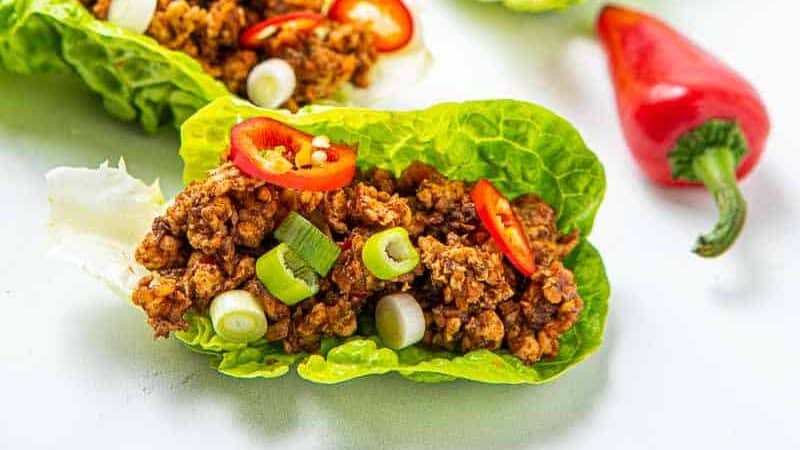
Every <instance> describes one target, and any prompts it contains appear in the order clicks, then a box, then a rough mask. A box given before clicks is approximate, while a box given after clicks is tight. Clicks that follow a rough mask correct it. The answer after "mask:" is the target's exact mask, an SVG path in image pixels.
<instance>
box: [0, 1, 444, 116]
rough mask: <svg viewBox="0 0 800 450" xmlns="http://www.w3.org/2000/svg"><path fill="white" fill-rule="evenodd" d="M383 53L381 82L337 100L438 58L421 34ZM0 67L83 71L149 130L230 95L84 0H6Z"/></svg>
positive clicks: (405, 76) (413, 75)
mask: <svg viewBox="0 0 800 450" xmlns="http://www.w3.org/2000/svg"><path fill="white" fill-rule="evenodd" d="M412 44H413V45H410V46H409V47H407V48H406V49H404V50H403V51H402V52H398V53H397V54H394V55H391V56H386V57H383V58H381V60H380V62H379V64H378V65H376V67H375V68H374V69H373V70H374V73H373V81H374V85H373V86H371V87H370V88H368V89H347V90H346V91H344V92H342V94H341V95H340V96H338V97H337V99H336V100H338V101H337V102H336V103H340V104H359V105H364V106H366V105H369V104H372V103H373V102H375V101H377V100H380V99H382V98H385V97H386V96H388V95H391V94H393V93H394V92H396V90H397V89H399V88H401V87H403V86H407V85H409V84H411V83H414V82H416V81H417V80H418V79H419V78H420V77H421V76H422V75H423V74H424V73H425V72H426V70H427V69H428V67H429V65H430V62H431V59H430V54H429V52H428V50H427V49H426V48H425V46H424V44H423V42H422V40H421V38H417V39H415V40H414V42H413V43H412ZM0 69H2V70H6V71H10V72H15V73H20V74H26V75H28V74H34V73H51V72H56V73H69V72H73V73H75V74H77V75H78V76H80V78H81V79H83V81H84V82H85V83H86V85H87V86H88V87H89V88H90V89H91V90H92V91H94V92H95V93H97V94H98V95H99V96H100V97H101V98H102V100H103V105H104V106H105V108H106V110H107V111H108V112H109V113H110V114H111V115H113V116H114V117H117V118H118V119H120V120H124V121H138V122H139V123H140V124H141V125H142V127H143V128H144V129H145V131H147V132H155V131H156V130H157V129H158V128H159V127H160V126H161V125H164V124H168V123H173V124H174V125H175V126H179V125H180V124H181V123H183V121H184V120H186V118H187V117H189V116H190V115H191V114H193V113H194V112H195V111H197V110H198V109H200V108H201V107H202V106H203V105H205V104H207V103H208V102H209V101H211V100H213V99H215V98H218V97H222V96H226V95H230V92H228V90H227V88H226V87H225V86H224V85H223V84H222V83H220V82H219V81H217V80H215V79H214V78H213V77H211V76H210V75H208V74H206V72H205V71H204V70H203V68H202V67H201V66H200V64H199V63H197V61H195V60H194V59H192V58H191V57H189V56H188V55H186V54H184V53H182V52H177V51H172V50H168V49H166V48H165V47H162V46H161V45H159V44H158V43H157V42H156V41H155V40H153V39H151V38H150V37H147V36H143V35H140V34H136V33H132V32H130V31H127V30H125V29H123V28H120V27H118V26H116V25H114V24H112V23H110V22H106V21H100V20H96V19H95V18H94V16H92V15H91V14H90V13H89V12H88V11H87V10H86V9H85V8H84V7H83V6H82V5H81V4H80V3H79V2H78V1H77V0H0Z"/></svg>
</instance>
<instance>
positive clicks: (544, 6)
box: [478, 0, 583, 12]
mask: <svg viewBox="0 0 800 450" xmlns="http://www.w3.org/2000/svg"><path fill="white" fill-rule="evenodd" d="M478 1H479V2H483V3H500V4H502V5H503V6H505V7H506V8H508V9H511V10H513V11H523V12H544V11H551V10H559V9H565V8H568V7H570V6H572V5H577V4H578V3H581V2H583V0H478Z"/></svg>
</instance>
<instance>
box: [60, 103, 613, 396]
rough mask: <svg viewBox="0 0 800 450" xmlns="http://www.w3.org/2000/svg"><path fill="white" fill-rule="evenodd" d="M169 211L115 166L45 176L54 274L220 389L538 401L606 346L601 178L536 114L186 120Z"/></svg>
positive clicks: (362, 113) (245, 109)
mask: <svg viewBox="0 0 800 450" xmlns="http://www.w3.org/2000/svg"><path fill="white" fill-rule="evenodd" d="M181 134H182V145H181V150H180V154H181V156H182V157H183V159H184V162H185V172H184V180H185V182H186V188H185V189H184V190H183V191H182V192H181V193H179V194H178V195H177V196H176V197H175V198H174V199H173V200H172V201H170V202H168V203H166V202H164V200H163V196H162V194H161V192H160V190H159V188H158V186H157V185H152V186H148V185H146V184H145V183H143V182H141V181H139V180H137V179H135V178H133V177H132V176H130V175H129V174H128V173H127V172H126V170H125V167H124V165H123V164H121V165H120V167H119V168H111V167H109V166H108V165H107V164H106V165H103V166H101V167H100V168H99V169H78V168H58V169H54V170H53V171H52V172H50V173H49V174H48V176H47V178H48V185H49V190H50V202H51V208H52V217H51V222H52V231H53V233H54V235H55V238H56V242H57V247H56V251H57V253H59V254H61V255H64V256H65V257H68V258H69V259H71V260H73V261H75V262H77V263H78V264H80V265H81V266H83V267H84V268H85V269H86V270H87V271H88V272H89V273H91V274H93V275H95V276H96V277H98V278H100V279H101V280H103V281H104V282H105V283H106V284H108V285H109V286H110V287H112V289H113V290H114V291H115V292H116V293H118V294H119V295H121V296H122V297H124V298H125V299H127V300H130V301H132V302H133V303H134V304H135V305H137V306H139V307H141V308H142V309H143V310H144V312H145V313H146V315H147V319H148V322H149V324H150V325H151V326H152V327H153V329H154V333H155V335H156V336H159V337H166V336H171V335H172V336H175V337H177V338H178V339H179V340H181V341H182V342H184V343H185V344H186V345H187V346H189V347H190V348H191V349H193V350H196V351H198V352H201V353H204V354H208V355H211V358H212V365H213V367H215V368H216V369H217V370H219V371H220V372H222V373H224V374H227V375H231V376H234V377H241V378H273V377H277V376H281V375H284V374H285V373H287V372H288V371H289V370H290V369H291V368H292V367H293V366H295V367H296V369H297V372H298V374H299V375H300V376H301V377H303V378H305V379H307V380H309V381H312V382H317V383H338V382H343V381H347V380H350V379H353V378H358V377H362V376H366V375H373V374H385V373H390V372H396V373H398V374H400V375H401V376H404V377H406V378H409V379H411V380H414V381H419V382H442V381H450V380H454V379H466V380H471V381H478V382H485V383H508V384H537V383H543V382H546V381H550V380H552V379H554V378H556V377H558V376H559V375H561V374H563V373H564V372H565V371H566V370H567V369H569V368H570V367H573V366H574V365H576V364H577V363H579V362H580V361H582V360H583V359H585V358H586V357H588V356H589V355H590V354H591V353H593V352H594V351H595V350H597V348H599V346H600V344H601V341H602V339H603V332H604V326H605V320H606V314H607V309H608V297H609V286H608V280H607V278H606V275H605V270H604V267H603V263H602V260H601V258H600V255H599V254H598V252H597V251H596V250H595V249H594V247H592V245H591V244H590V243H589V242H588V241H587V239H586V237H587V235H588V234H589V232H590V231H591V229H592V225H593V222H594V216H595V214H596V212H597V209H598V208H599V206H600V203H601V201H602V198H603V194H604V191H605V177H604V172H603V167H602V165H601V164H600V162H599V161H598V160H597V158H596V157H595V155H594V154H593V153H592V152H591V151H590V150H589V149H588V148H587V147H586V146H585V144H584V142H583V141H582V139H581V137H580V135H579V134H578V133H577V132H576V131H575V130H574V129H573V128H572V126H570V125H569V123H567V122H566V121H565V120H563V119H561V118H559V117H558V116H556V115H554V114H553V113H551V112H549V111H547V110H545V109H543V108H541V107H539V106H536V105H533V104H530V103H524V102H517V101H508V100H498V101H478V102H467V103H451V104H441V105H437V106H434V107H432V108H430V109H426V110H421V111H409V112H381V111H368V110H359V109H347V108H332V109H323V110H321V111H313V112H303V113H301V114H288V113H281V112H277V111H272V110H265V109H259V108H255V107H253V106H251V105H249V104H247V103H246V102H243V101H241V100H239V99H236V98H232V97H228V98H221V99H218V100H216V101H214V102H212V103H211V104H209V105H208V106H206V107H205V108H203V109H202V110H200V111H199V112H198V113H197V114H196V115H194V116H193V117H191V118H190V119H189V120H187V121H186V122H185V123H184V125H183V126H182V129H181Z"/></svg>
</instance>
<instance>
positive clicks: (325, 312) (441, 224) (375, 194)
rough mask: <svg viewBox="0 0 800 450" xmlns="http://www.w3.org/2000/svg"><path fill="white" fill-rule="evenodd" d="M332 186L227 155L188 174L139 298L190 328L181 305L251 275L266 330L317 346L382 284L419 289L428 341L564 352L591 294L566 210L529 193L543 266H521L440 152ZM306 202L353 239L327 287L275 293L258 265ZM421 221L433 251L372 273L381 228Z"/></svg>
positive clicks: (530, 222)
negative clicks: (296, 297)
mask: <svg viewBox="0 0 800 450" xmlns="http://www.w3.org/2000/svg"><path fill="white" fill-rule="evenodd" d="M357 180H358V181H355V182H354V183H353V184H351V185H350V186H347V187H345V188H342V189H339V190H334V191H330V192H325V193H321V192H302V191H297V190H291V189H284V188H280V187H277V186H273V185H270V184H267V183H265V182H263V181H260V180H256V179H253V178H250V177H248V176H246V175H244V174H243V173H242V172H240V171H239V169H237V168H236V167H235V166H233V165H232V164H230V163H226V164H224V165H223V166H221V167H219V168H218V169H215V170H214V171H212V172H210V173H209V176H208V178H206V179H205V180H203V181H198V182H195V183H192V184H191V185H189V186H188V187H187V188H186V189H185V190H184V191H183V192H182V193H180V194H179V195H178V196H177V197H176V199H175V201H174V202H173V204H172V205H170V207H169V208H168V209H167V211H166V213H165V214H164V215H163V216H161V217H158V218H157V219H155V220H154V223H153V226H152V230H151V232H150V233H148V234H147V235H146V236H145V237H144V239H143V241H142V242H141V243H140V245H139V247H138V248H137V250H136V258H137V260H138V261H139V263H141V264H142V265H144V266H145V267H147V268H148V269H150V270H152V271H153V273H152V274H151V275H148V276H146V277H144V278H143V279H142V280H141V281H140V283H139V285H138V287H137V288H136V290H135V292H134V294H133V297H134V302H135V303H136V304H137V305H140V306H141V307H142V308H143V309H144V310H145V312H146V313H147V315H148V320H149V322H150V324H151V325H152V326H153V328H154V329H155V333H156V335H157V336H166V335H168V334H169V333H170V332H171V331H175V330H182V329H186V327H187V326H188V325H187V323H186V322H185V321H184V319H183V315H184V314H185V313H186V312H187V311H189V310H190V309H191V310H194V311H197V312H200V313H205V312H206V311H207V309H208V306H209V304H210V302H211V300H212V299H213V298H214V297H215V296H217V295H219V294H220V293H221V292H224V291H228V290H233V289H245V290H247V291H248V292H250V293H251V294H252V295H253V296H254V297H255V298H256V299H257V300H258V301H259V302H260V303H261V305H262V306H263V308H264V312H265V314H266V317H267V321H268V328H267V333H266V335H265V336H264V337H265V339H266V340H268V341H271V342H281V343H282V345H283V346H284V349H285V350H286V351H287V352H291V353H296V352H315V351H318V350H319V348H320V345H321V343H322V340H323V338H325V337H347V336H352V335H353V334H355V333H356V332H357V328H358V321H357V317H358V316H359V314H362V315H364V314H367V315H368V314H369V313H371V312H372V311H374V306H375V303H376V302H377V300H378V299H380V298H381V297H382V296H383V295H386V294H390V293H395V292H410V293H411V294H412V295H413V296H414V297H415V298H416V299H417V301H418V302H419V304H420V306H421V308H422V310H423V314H424V317H425V324H426V329H425V334H424V337H423V340H422V344H423V345H426V346H428V347H431V348H436V349H445V350H449V351H458V352H469V351H472V350H477V349H489V350H497V349H500V348H505V349H507V350H508V351H510V352H511V353H512V354H513V355H515V356H517V357H518V358H519V359H520V360H522V361H523V362H525V363H526V364H531V363H534V362H536V361H539V360H541V359H542V358H553V357H555V356H556V355H557V354H558V351H559V338H560V337H561V335H563V334H564V333H565V332H567V331H568V330H569V329H570V328H572V327H573V326H574V325H575V323H576V321H577V320H578V318H579V316H580V313H581V311H582V309H583V301H582V299H581V298H580V295H579V294H578V290H577V286H576V283H575V278H574V276H573V274H572V272H570V271H569V270H568V269H567V268H566V267H564V265H563V264H562V263H561V260H562V259H563V258H564V256H566V255H567V254H568V253H569V252H570V251H571V250H572V248H574V246H575V245H576V244H577V240H578V236H577V234H571V235H566V236H563V235H560V234H559V232H558V229H557V226H556V214H555V212H554V211H553V209H552V208H550V207H549V206H548V205H547V204H546V203H545V202H543V201H542V200H541V199H539V198H537V197H534V196H529V195H526V196H522V197H520V198H518V199H516V200H515V201H514V202H513V203H514V208H515V210H516V212H517V214H518V215H519V216H520V219H521V222H522V224H523V226H524V227H525V229H526V233H527V234H528V237H529V238H530V241H531V242H532V244H533V246H534V249H535V250H536V257H537V270H536V272H535V273H534V275H532V276H531V277H525V276H523V275H522V274H520V273H518V272H517V271H516V269H514V268H513V267H512V266H511V264H510V263H509V262H508V261H507V259H506V258H505V256H504V255H503V253H502V252H501V251H500V250H499V248H498V246H497V244H496V243H495V242H494V241H493V240H492V239H491V237H490V236H489V234H488V232H487V230H486V229H485V228H484V227H483V226H482V225H481V223H480V219H478V218H477V217H476V215H475V206H474V205H473V203H472V201H471V198H470V189H471V186H470V185H469V184H468V183H464V182H460V181H449V180H447V179H445V178H444V177H443V176H442V175H441V174H439V173H438V172H436V170H435V169H433V168H432V167H430V166H426V165H423V164H412V165H411V166H410V167H409V169H407V170H406V171H405V172H404V174H403V175H402V176H401V177H400V178H399V179H397V180H395V178H394V177H393V176H392V174H391V173H389V172H386V171H381V170H372V171H369V172H367V173H363V174H360V175H359V177H358V178H357ZM292 211H296V212H298V213H301V214H302V215H303V216H304V217H306V218H307V219H308V220H309V221H311V223H313V224H314V225H315V226H317V227H318V228H319V229H320V230H322V231H323V232H324V233H326V234H327V235H328V236H331V238H332V239H333V240H334V241H335V242H336V243H337V244H338V245H339V247H340V248H341V250H342V252H341V255H340V256H339V257H338V259H337V260H336V262H335V264H334V266H333V268H332V269H331V271H330V273H329V274H328V275H327V276H324V277H320V280H319V292H318V293H317V294H316V295H315V296H314V297H312V298H310V299H308V300H305V301H303V302H300V303H299V304H297V305H294V306H287V305H285V304H284V303H282V302H281V301H280V300H278V299H277V298H275V297H273V296H272V295H271V294H270V293H269V292H268V291H267V290H266V288H265V287H264V285H263V284H262V283H261V282H260V281H259V280H258V278H257V277H256V273H255V272H256V271H255V265H256V258H257V257H259V256H260V255H262V254H264V253H265V252H266V251H268V250H269V248H270V247H271V246H272V245H274V242H275V240H274V239H273V237H272V232H273V231H274V229H275V228H276V226H277V225H278V224H280V223H281V221H282V220H283V219H284V218H285V217H286V216H287V215H288V214H289V213H290V212H292ZM394 226H402V227H406V228H407V229H409V231H410V234H411V236H412V242H413V243H414V244H415V246H416V248H417V250H418V252H419V254H420V260H421V263H420V264H419V265H418V266H417V268H416V269H415V270H414V271H412V272H410V273H407V274H405V275H402V276H400V277H397V278H396V279H394V280H381V279H378V278H376V277H375V276H373V275H372V274H371V273H370V271H369V270H368V269H367V268H366V266H365V265H364V262H363V260H362V255H361V251H362V248H363V246H364V244H365V242H366V241H367V239H368V238H369V237H370V236H371V235H372V234H374V233H376V232H379V231H382V230H385V229H387V228H390V227H394Z"/></svg>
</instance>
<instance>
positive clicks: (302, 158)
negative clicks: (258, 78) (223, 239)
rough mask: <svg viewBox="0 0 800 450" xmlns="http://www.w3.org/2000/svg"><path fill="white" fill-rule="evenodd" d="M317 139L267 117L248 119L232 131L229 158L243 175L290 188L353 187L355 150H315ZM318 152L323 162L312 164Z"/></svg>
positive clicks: (340, 147)
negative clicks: (314, 140) (314, 145)
mask: <svg viewBox="0 0 800 450" xmlns="http://www.w3.org/2000/svg"><path fill="white" fill-rule="evenodd" d="M313 139H314V137H313V136H311V135H310V134H308V133H304V132H302V131H300V130H297V129H295V128H292V127H290V126H288V125H286V124H284V123H282V122H278V121H277V120H273V119H270V118H266V117H256V118H253V119H248V120H245V121H244V122H242V123H240V124H238V125H236V126H235V127H233V129H232V130H231V148H230V155H229V158H230V160H231V161H233V163H234V164H235V165H236V167H238V168H239V170H241V171H242V172H244V173H246V174H248V175H250V176H251V177H254V178H259V179H262V180H264V181H267V182H269V183H272V184H275V185H278V186H282V187H285V188H290V189H298V190H304V191H332V190H334V189H339V188H342V187H344V186H347V185H348V184H350V182H351V181H353V177H354V176H355V173H356V152H355V150H354V149H352V148H350V147H347V146H344V145H336V144H330V145H329V146H328V147H327V148H324V149H321V148H314V147H313V145H312V141H313ZM315 152H323V153H324V156H325V157H324V158H323V159H324V161H322V162H312V155H313V153H315Z"/></svg>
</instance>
